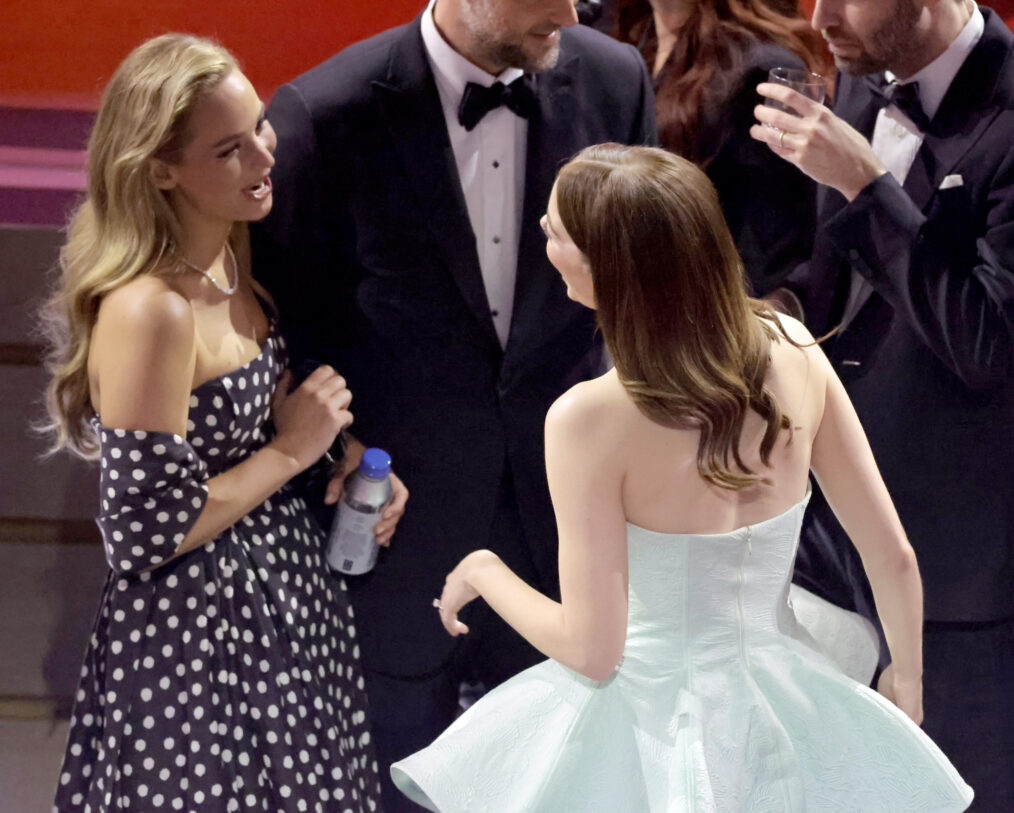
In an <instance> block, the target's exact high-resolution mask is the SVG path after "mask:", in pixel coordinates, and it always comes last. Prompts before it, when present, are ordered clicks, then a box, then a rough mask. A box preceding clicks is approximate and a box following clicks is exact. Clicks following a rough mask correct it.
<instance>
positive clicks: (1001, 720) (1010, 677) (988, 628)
mask: <svg viewBox="0 0 1014 813" xmlns="http://www.w3.org/2000/svg"><path fill="white" fill-rule="evenodd" d="M923 672H924V678H923V685H924V694H923V709H924V711H925V719H924V721H923V725H922V727H923V730H924V731H925V732H926V733H927V734H929V735H930V737H932V738H933V741H934V742H935V743H936V744H937V745H939V746H940V750H942V751H943V752H944V753H945V754H947V756H948V758H949V759H950V760H951V762H952V763H954V767H955V768H957V769H958V772H959V773H960V774H961V776H962V777H963V778H964V780H965V781H966V782H967V783H968V784H969V785H971V786H972V789H973V790H974V791H975V801H974V802H973V803H972V806H971V807H970V808H969V810H971V811H976V812H977V813H1011V811H1014V618H1011V619H1007V620H1004V621H997V622H983V623H974V624H973V623H953V624H952V623H945V622H934V621H927V622H926V627H925V631H924V633H923Z"/></svg>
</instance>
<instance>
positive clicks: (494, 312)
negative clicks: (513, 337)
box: [490, 311, 500, 318]
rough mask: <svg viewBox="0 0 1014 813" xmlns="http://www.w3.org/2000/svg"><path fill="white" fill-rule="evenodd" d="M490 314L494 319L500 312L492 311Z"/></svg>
mask: <svg viewBox="0 0 1014 813" xmlns="http://www.w3.org/2000/svg"><path fill="white" fill-rule="evenodd" d="M490 313H491V314H492V315H493V317H494V318H495V317H497V316H499V315H500V311H490Z"/></svg>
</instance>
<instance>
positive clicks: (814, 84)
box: [764, 68, 827, 130]
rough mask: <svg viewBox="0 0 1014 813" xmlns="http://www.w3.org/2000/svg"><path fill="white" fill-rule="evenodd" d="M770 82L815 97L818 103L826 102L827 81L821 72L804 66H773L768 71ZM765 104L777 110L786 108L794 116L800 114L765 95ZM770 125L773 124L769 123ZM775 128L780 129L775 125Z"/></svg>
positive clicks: (809, 97)
mask: <svg viewBox="0 0 1014 813" xmlns="http://www.w3.org/2000/svg"><path fill="white" fill-rule="evenodd" d="M768 82H771V83H772V84H775V85H785V86H786V87H790V88H792V89H793V90H795V91H797V92H798V93H802V94H803V95H804V96H805V97H806V98H807V99H813V101H815V102H816V103H817V104H823V103H824V97H825V96H826V95H827V83H826V82H825V81H824V77H823V76H821V75H820V74H819V73H810V71H807V70H804V69H803V68H772V69H771V70H770V71H768ZM764 104H765V105H766V106H767V107H773V108H775V110H784V111H785V112H786V113H791V114H792V115H793V116H798V115H799V114H798V113H797V112H796V111H795V110H793V109H792V108H791V107H789V106H788V105H785V104H782V103H781V102H779V101H778V100H776V99H771V98H768V97H766V96H765V97H764ZM767 126H768V127H772V126H773V125H770V124H768V125H767ZM774 129H776V130H777V129H778V128H777V127H774Z"/></svg>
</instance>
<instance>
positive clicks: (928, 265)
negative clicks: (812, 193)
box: [826, 146, 1014, 387]
mask: <svg viewBox="0 0 1014 813" xmlns="http://www.w3.org/2000/svg"><path fill="white" fill-rule="evenodd" d="M988 183H989V189H988V190H979V191H978V192H977V193H976V198H977V199H978V200H980V201H984V202H985V212H984V216H983V217H982V222H983V224H984V225H983V227H982V231H981V233H978V234H972V233H968V234H966V233H965V231H966V230H967V229H968V227H969V222H970V220H972V218H971V217H970V216H969V215H968V210H969V209H971V208H973V200H972V199H971V198H970V197H968V193H967V192H966V190H965V187H964V186H963V185H958V186H955V187H953V188H950V189H946V190H938V191H937V193H936V195H937V201H936V204H935V205H936V208H935V209H934V210H933V213H934V217H932V219H927V216H926V215H925V214H924V213H923V212H922V211H920V210H919V209H918V208H917V207H916V206H915V204H914V203H913V202H912V200H911V198H910V197H909V196H908V194H907V193H906V192H905V191H904V190H903V189H902V188H901V187H900V186H899V185H898V183H897V181H895V180H894V178H893V177H891V176H890V175H889V174H887V175H882V176H881V177H880V178H878V179H877V180H876V181H874V182H873V183H871V184H870V185H869V186H867V187H866V188H865V189H864V190H863V191H862V192H861V193H860V194H859V195H858V196H857V197H856V199H855V200H854V201H852V203H850V204H849V205H848V206H846V207H845V208H843V209H842V210H841V211H840V212H839V213H838V214H837V215H835V216H834V217H833V218H832V219H831V220H830V221H829V222H828V223H827V225H826V229H827V232H828V235H829V237H830V239H831V241H832V242H833V243H834V244H835V247H836V248H837V250H838V251H839V252H840V253H841V255H842V256H844V257H848V259H849V263H850V264H851V266H852V268H853V269H855V270H856V271H857V272H859V273H860V274H862V276H864V277H865V278H866V279H867V280H868V281H869V282H870V284H871V285H872V286H873V287H874V289H875V290H876V292H877V293H878V294H880V296H882V297H883V298H884V299H886V300H887V301H888V302H889V303H890V304H891V305H892V306H893V307H894V310H895V313H896V314H899V315H902V316H903V317H904V318H905V319H906V320H907V321H908V323H909V324H910V325H911V328H912V329H913V330H914V331H915V332H916V334H917V335H918V336H919V337H920V338H921V339H922V341H923V342H925V344H926V345H927V346H928V347H929V348H930V350H932V352H933V353H934V354H935V355H936V356H937V357H938V358H939V359H940V360H941V362H942V363H943V364H944V365H945V366H946V367H947V368H948V369H950V370H951V371H952V372H954V373H955V374H956V375H957V376H958V377H960V378H961V379H962V381H964V382H965V383H966V384H967V385H968V386H969V387H989V386H993V385H995V384H998V383H1002V382H1004V381H1006V380H1008V378H1009V377H1010V375H1011V371H1012V367H1014V265H1012V263H1014V147H1009V146H1008V147H1007V151H1006V155H1004V157H1003V160H1002V161H1001V162H1000V163H999V165H998V168H997V171H996V172H994V173H992V177H991V179H990V180H989V181H988ZM975 220H978V218H975Z"/></svg>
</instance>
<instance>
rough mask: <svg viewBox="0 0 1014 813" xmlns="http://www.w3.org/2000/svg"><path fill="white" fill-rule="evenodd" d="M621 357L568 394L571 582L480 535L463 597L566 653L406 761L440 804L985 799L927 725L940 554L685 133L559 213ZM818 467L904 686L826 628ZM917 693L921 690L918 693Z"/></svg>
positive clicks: (455, 581) (790, 812)
mask: <svg viewBox="0 0 1014 813" xmlns="http://www.w3.org/2000/svg"><path fill="white" fill-rule="evenodd" d="M543 223H544V227H545V230H546V234H547V236H548V242H547V247H546V251H547V254H548V255H549V258H550V260H551V261H552V263H553V265H554V266H556V268H557V270H558V271H559V272H560V275H561V276H562V278H563V281H564V283H565V284H566V285H567V291H568V295H569V296H570V297H571V298H572V299H574V300H576V301H578V302H580V303H582V304H584V305H587V306H588V307H590V308H595V309H596V316H597V319H598V323H599V326H600V328H601V330H602V335H603V338H604V339H605V342H606V345H607V347H608V349H609V352H610V355H611V356H612V358H613V360H614V361H615V364H616V367H615V369H614V370H613V371H611V372H609V373H607V374H606V375H604V376H602V377H601V378H598V379H595V380H593V381H588V382H585V383H582V384H578V385H577V386H575V387H573V388H572V389H571V390H570V391H569V392H567V393H566V394H564V395H563V396H562V397H561V398H560V399H559V400H558V401H557V402H556V403H555V404H554V405H553V407H552V408H551V409H550V412H549V415H548V416H547V418H546V467H547V471H548V474H549V487H550V492H551V494H552V498H553V506H554V508H555V510H556V518H557V524H558V527H559V533H560V555H559V564H560V587H561V598H562V600H561V601H560V602H556V601H553V600H551V599H550V598H547V597H546V596H544V595H542V594H540V593H538V592H537V591H535V590H533V589H532V588H531V587H529V586H528V585H526V584H524V583H523V582H522V581H521V580H520V579H518V577H517V576H516V575H514V573H512V572H511V571H510V570H509V569H508V568H507V567H506V566H505V565H504V564H503V562H501V561H500V560H499V559H498V558H497V557H496V556H495V555H494V554H492V553H491V552H489V551H477V552H475V553H472V554H470V555H469V556H467V557H466V558H465V559H464V560H463V561H462V562H461V563H460V564H459V565H458V566H457V567H456V568H455V569H454V571H453V572H451V573H450V575H448V577H447V582H446V585H445V587H444V591H443V595H442V596H441V597H440V600H439V612H440V617H441V619H442V621H443V623H444V626H445V627H446V628H447V630H448V632H450V633H451V634H452V635H461V634H465V633H467V632H468V629H467V626H466V625H465V624H463V623H462V622H461V621H460V620H459V619H458V613H459V611H460V610H461V608H462V607H463V606H464V605H465V604H467V603H468V602H470V601H471V600H473V599H474V598H477V597H480V596H481V597H482V598H483V599H485V600H486V602H487V603H488V604H489V605H490V606H491V607H492V608H493V609H494V610H495V611H496V612H497V613H499V614H500V615H501V616H502V617H503V618H504V619H505V620H506V621H507V622H508V623H510V624H511V626H513V627H514V628H515V629H516V630H517V631H518V632H519V633H520V634H522V635H523V636H525V638H527V639H528V640H529V641H530V642H531V643H532V644H533V645H534V646H536V647H537V648H538V649H540V650H541V651H542V652H543V653H545V654H546V655H547V656H549V657H550V658H551V659H552V660H550V661H547V662H545V663H543V664H540V665H539V666H535V667H533V668H532V669H529V670H527V671H525V672H522V673H521V674H520V675H518V676H517V677H515V678H514V679H512V680H510V681H508V682H507V683H505V684H503V685H501V686H500V687H498V688H497V689H495V690H494V691H493V692H491V693H490V694H488V695H486V696H485V697H484V698H482V699H481V700H480V701H479V702H478V703H476V704H475V705H474V706H472V707H471V708H470V709H469V710H468V711H467V712H466V713H465V714H464V715H462V716H461V717H460V718H459V719H458V720H457V721H456V722H455V724H454V725H452V726H451V728H449V729H448V730H447V731H446V732H445V733H444V734H443V735H441V737H440V738H439V739H437V740H436V742H434V743H433V744H432V745H431V746H430V747H429V748H427V749H425V750H423V751H421V752H418V753H416V754H414V755H412V756H410V757H408V758H407V759H405V760H403V761H401V762H398V763H396V764H395V765H394V766H393V767H392V773H393V776H394V779H395V782H396V783H397V784H398V785H399V786H400V787H401V788H402V789H403V790H404V791H405V792H406V793H407V794H408V795H409V796H410V797H411V798H412V799H413V800H415V801H417V802H419V803H420V804H423V805H425V806H427V807H428V808H429V809H431V810H440V811H460V812H461V813H465V812H466V811H468V812H469V813H470V812H471V811H476V810H495V811H497V813H512V812H513V811H526V813H535V811H545V812H546V813H556V812H557V811H581V813H594V812H595V811H599V812H600V813H606V812H607V811H608V812H609V813H615V811H624V813H643V812H644V811H658V812H659V813H662V812H663V811H666V812H669V811H701V812H702V813H703V811H708V813H717V812H718V811H727V813H739V812H740V811H747V810H755V811H760V810H764V811H779V813H802V811H808V813H814V811H826V813H839V812H840V811H843V810H856V811H870V812H872V811H891V812H892V813H900V811H926V812H927V813H928V812H929V811H933V812H934V813H945V812H946V811H959V810H964V809H965V808H966V807H967V806H968V803H969V801H970V800H971V796H972V794H971V791H970V789H969V788H968V786H967V785H965V783H964V782H963V781H962V780H961V777H960V776H958V774H957V772H956V771H955V770H954V768H953V767H952V766H951V765H950V763H948V762H947V759H946V757H945V756H944V755H943V754H942V753H941V752H940V750H939V749H938V748H937V747H936V746H935V745H934V744H933V743H932V742H931V741H930V739H929V738H928V737H926V736H925V735H924V734H923V733H922V732H921V731H920V730H919V727H918V725H917V724H918V723H919V722H920V721H921V719H922V693H921V692H922V681H921V676H922V659H921V623H922V606H921V604H922V590H921V583H920V579H919V571H918V568H917V566H916V560H915V555H914V553H913V551H912V548H911V547H910V546H909V544H908V541H907V540H906V538H905V534H904V532H903V530H902V528H901V525H900V523H899V521H898V516H897V514H896V513H895V510H894V506H893V505H892V504H891V500H890V497H889V496H888V494H887V491H886V489H885V488H884V485H883V481H882V480H881V479H880V475H879V473H878V471H877V467H876V464H875V462H874V460H873V456H872V454H871V453H870V448H869V444H868V443H867V441H866V438H865V436H864V434H863V431H862V428H861V427H860V425H859V422H858V420H857V419H856V415H855V412H854V410H853V409H852V406H851V404H850V403H849V401H848V398H847V397H846V396H845V394H844V390H843V388H842V385H841V383H840V382H839V381H838V379H837V378H836V377H835V375H834V372H833V370H832V368H831V366H830V364H829V363H828V361H827V359H826V358H825V357H824V356H823V355H822V353H821V351H820V349H819V348H818V347H816V346H815V345H814V343H813V339H812V337H811V336H809V335H808V334H807V332H806V329H805V328H804V327H803V326H802V325H801V324H799V323H798V322H796V321H794V320H792V319H790V318H788V317H784V318H782V317H778V316H776V315H775V314H774V313H772V312H771V311H769V310H768V309H767V308H766V306H764V305H763V304H762V303H760V302H758V301H756V300H751V299H749V298H747V296H746V295H745V293H744V286H743V273H744V272H743V265H742V262H741V261H740V259H739V256H738V255H737V253H736V250H735V247H734V244H733V241H732V237H731V236H730V234H729V230H728V227H727V226H726V225H725V221H724V220H723V218H722V214H721V209H720V207H719V202H718V197H717V195H716V193H715V190H714V187H713V186H712V185H711V183H710V182H709V181H708V179H707V178H706V176H705V175H704V173H703V172H702V171H701V170H699V169H698V168H697V167H695V166H694V165H693V164H691V163H690V162H688V161H687V160H685V159H682V158H679V157H677V156H675V155H672V154H670V153H667V152H665V151H663V150H659V149H651V148H646V147H621V146H619V145H602V146H598V147H590V148H588V149H586V150H584V151H582V152H581V153H579V154H578V156H577V157H576V158H575V159H573V160H572V161H571V162H570V163H569V164H567V165H566V166H565V167H564V168H563V170H561V172H560V175H559V177H558V179H557V182H556V186H555V187H554V190H553V193H552V195H551V196H550V200H549V206H548V210H547V212H546V215H545V218H544V220H543ZM811 470H812V471H813V473H814V474H815V475H816V477H817V479H818V480H819V481H820V485H821V487H822V489H823V490H824V493H825V494H827V495H828V498H829V500H830V501H831V503H832V504H833V505H834V506H835V508H836V510H837V511H838V512H839V515H840V516H841V518H842V521H843V523H844V525H845V527H846V528H847V529H848V531H849V533H850V534H851V536H852V539H853V540H854V542H855V545H856V547H857V548H858V550H859V552H860V554H861V555H862V558H863V562H864V563H865V565H866V569H867V573H868V574H869V576H870V581H871V583H872V584H873V587H874V592H875V594H876V598H877V607H878V609H879V611H880V616H881V619H882V620H883V625H884V629H885V632H886V634H887V641H888V643H889V644H890V648H891V655H892V657H893V663H892V664H891V666H890V667H888V669H887V670H886V671H885V672H884V674H883V676H882V678H881V680H880V684H879V686H880V692H881V693H880V694H878V693H877V692H874V691H872V690H871V689H868V688H867V687H865V686H863V685H861V684H859V683H857V682H855V681H852V680H850V679H849V678H847V677H846V676H845V675H844V674H842V673H841V672H840V671H839V669H838V668H837V667H836V666H835V665H834V664H833V663H832V662H831V661H829V660H827V659H826V658H824V657H823V656H822V655H820V654H818V653H817V652H816V651H815V650H814V649H812V648H811V646H810V645H809V644H808V643H807V642H804V640H805V636H800V634H799V632H798V630H797V626H796V621H795V618H794V616H793V613H792V611H791V609H790V608H789V606H788V602H787V600H786V596H787V591H788V584H789V578H790V574H791V572H792V561H793V557H794V555H795V549H796V544H797V541H798V537H799V528H800V523H801V520H802V514H803V511H804V509H805V507H806V502H807V499H808V498H809V485H808V483H809V475H810V472H811ZM892 701H893V702H892Z"/></svg>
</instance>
